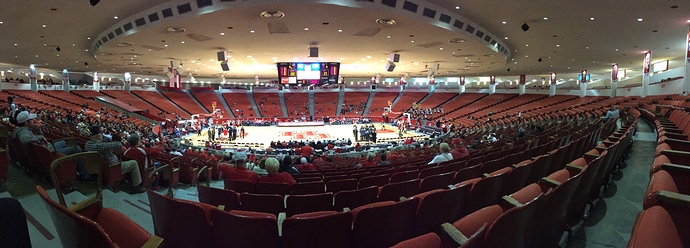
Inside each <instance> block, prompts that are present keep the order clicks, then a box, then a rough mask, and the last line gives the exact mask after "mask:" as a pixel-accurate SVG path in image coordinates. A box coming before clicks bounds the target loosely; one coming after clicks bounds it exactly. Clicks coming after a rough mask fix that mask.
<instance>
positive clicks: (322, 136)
mask: <svg viewBox="0 0 690 248" xmlns="http://www.w3.org/2000/svg"><path fill="white" fill-rule="evenodd" d="M362 125H364V124H362ZM362 125H359V124H358V125H357V129H358V130H359V127H361V126H362ZM374 125H375V126H376V139H377V140H378V141H379V142H388V141H392V140H396V141H400V140H401V139H399V137H398V129H397V128H395V127H393V126H391V125H386V126H385V130H382V128H381V127H382V126H381V124H380V123H376V124H374ZM244 132H245V137H244V139H242V138H240V137H239V133H238V134H237V139H236V140H235V141H228V140H227V139H221V141H220V142H218V140H216V142H217V143H220V144H221V146H222V148H236V147H243V146H244V145H247V144H259V145H258V147H259V148H267V147H268V145H269V144H270V143H271V142H272V141H289V140H307V141H311V140H313V141H318V140H335V139H351V140H352V142H353V143H354V142H355V140H354V136H353V135H352V125H334V126H309V127H277V126H267V127H259V126H256V127H255V126H245V127H244ZM358 134H359V131H358ZM420 136H424V137H425V136H426V135H424V134H421V133H416V132H406V133H404V134H403V137H404V138H407V137H414V138H419V137H420ZM185 139H187V140H190V141H191V143H192V145H193V146H201V147H204V146H205V144H206V141H207V140H208V129H204V130H203V131H202V133H201V135H197V134H191V135H188V136H186V137H185ZM360 143H363V142H360ZM260 144H264V145H263V146H262V145H260ZM251 146H252V147H256V145H251Z"/></svg>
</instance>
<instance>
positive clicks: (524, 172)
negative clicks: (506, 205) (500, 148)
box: [500, 160, 535, 195]
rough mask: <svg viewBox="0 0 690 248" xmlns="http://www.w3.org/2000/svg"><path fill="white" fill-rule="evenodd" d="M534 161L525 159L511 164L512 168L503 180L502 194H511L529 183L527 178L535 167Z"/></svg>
mask: <svg viewBox="0 0 690 248" xmlns="http://www.w3.org/2000/svg"><path fill="white" fill-rule="evenodd" d="M534 165H535V163H534V161H532V160H525V161H522V162H520V163H518V164H514V165H512V166H511V168H512V169H511V170H510V172H509V173H508V175H506V178H505V179H504V180H503V185H502V186H501V193H500V195H509V194H512V193H515V192H516V191H518V190H520V189H521V188H522V187H525V186H526V185H527V180H528V179H529V177H530V174H531V173H532V169H533V168H534Z"/></svg>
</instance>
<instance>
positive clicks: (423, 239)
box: [391, 233, 441, 248]
mask: <svg viewBox="0 0 690 248" xmlns="http://www.w3.org/2000/svg"><path fill="white" fill-rule="evenodd" d="M419 247H425V248H441V238H440V237H439V236H438V235H436V234H435V233H427V234H424V235H420V236H417V237H415V238H411V239H408V240H405V241H402V242H400V243H398V244H396V245H394V246H391V248H419Z"/></svg>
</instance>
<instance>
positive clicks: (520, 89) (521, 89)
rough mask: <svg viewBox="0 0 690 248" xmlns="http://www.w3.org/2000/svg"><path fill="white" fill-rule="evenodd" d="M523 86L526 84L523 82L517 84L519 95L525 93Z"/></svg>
mask: <svg viewBox="0 0 690 248" xmlns="http://www.w3.org/2000/svg"><path fill="white" fill-rule="evenodd" d="M525 86H526V85H524V84H520V85H519V86H518V89H519V91H520V95H524V94H525V88H526V87H525Z"/></svg>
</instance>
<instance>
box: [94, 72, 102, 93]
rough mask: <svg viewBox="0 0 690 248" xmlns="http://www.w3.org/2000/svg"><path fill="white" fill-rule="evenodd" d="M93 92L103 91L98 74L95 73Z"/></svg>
mask: <svg viewBox="0 0 690 248" xmlns="http://www.w3.org/2000/svg"><path fill="white" fill-rule="evenodd" d="M93 90H95V91H96V92H100V91H101V79H100V78H99V77H98V72H94V73H93Z"/></svg>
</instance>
